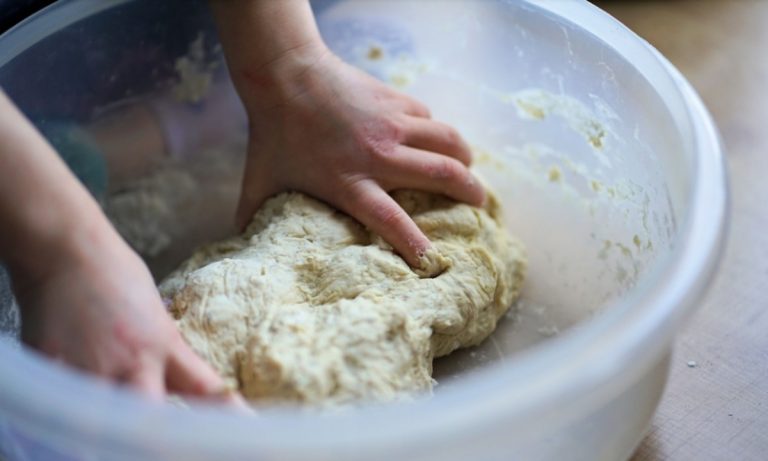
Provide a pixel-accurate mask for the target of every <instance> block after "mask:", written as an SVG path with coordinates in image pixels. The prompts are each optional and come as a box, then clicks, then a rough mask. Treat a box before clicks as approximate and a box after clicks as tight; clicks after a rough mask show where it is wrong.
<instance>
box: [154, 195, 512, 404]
mask: <svg viewBox="0 0 768 461" xmlns="http://www.w3.org/2000/svg"><path fill="white" fill-rule="evenodd" d="M393 196H394V198H395V200H397V202H398V203H399V204H400V205H401V206H402V207H403V208H404V209H405V210H406V211H407V212H408V214H410V215H411V216H412V217H413V219H414V220H415V222H416V224H417V225H418V226H419V227H420V228H421V229H422V230H423V231H424V232H425V234H426V235H427V236H428V237H429V239H430V240H431V241H432V244H433V251H431V252H429V253H428V255H427V258H425V262H426V263H428V264H425V267H422V270H416V271H414V270H413V269H411V268H410V267H409V266H408V265H407V264H406V263H405V261H404V260H403V259H402V258H400V257H399V256H398V255H396V254H395V253H393V252H392V250H391V248H390V247H389V246H388V245H386V243H384V241H383V240H382V239H381V238H380V237H378V236H376V235H373V234H372V233H370V232H369V231H367V230H366V229H365V228H364V227H362V226H361V225H360V224H359V223H358V222H357V221H355V220H353V219H351V218H350V217H348V216H347V215H345V214H343V213H341V212H338V211H336V210H334V209H332V208H330V207H329V206H327V205H325V204H323V203H321V202H319V201H317V200H314V199H312V198H310V197H308V196H306V195H303V194H300V193H284V194H281V195H278V196H276V197H274V198H272V199H270V200H268V201H267V202H266V203H265V204H264V206H263V207H262V208H261V209H260V210H259V212H258V213H256V215H255V216H254V218H253V221H252V222H251V224H250V225H249V226H248V228H247V229H246V231H245V232H244V233H243V234H242V235H240V236H238V237H234V238H231V239H229V240H225V241H223V242H220V243H215V244H212V245H209V246H207V247H205V248H202V249H200V250H199V251H197V252H196V253H195V254H194V255H193V256H192V257H191V258H190V259H189V260H188V261H186V262H185V263H184V264H182V266H181V267H180V268H179V269H178V270H177V271H176V272H174V273H173V274H171V275H170V276H169V277H168V278H167V279H166V280H165V281H164V282H163V283H162V284H161V286H160V290H161V293H162V294H163V296H164V297H166V298H167V299H169V300H170V307H171V311H172V313H173V314H174V316H175V317H176V319H177V325H178V327H179V329H180V331H181V333H182V335H183V336H184V338H185V339H186V341H187V342H188V343H189V344H190V345H191V346H192V348H193V349H194V350H195V351H197V353H199V354H200V355H201V356H202V357H203V358H204V359H205V360H207V361H208V362H209V363H210V364H211V365H212V366H213V367H214V368H215V369H216V370H217V371H218V372H219V373H221V375H222V376H223V377H224V378H225V379H226V380H227V381H228V383H229V384H230V385H232V386H233V387H235V388H238V389H239V390H240V391H241V392H242V394H243V395H244V396H245V397H246V398H248V399H251V400H268V401H273V402H300V403H305V404H340V403H351V402H355V401H360V400H377V401H384V400H394V399H400V398H402V397H405V396H408V395H412V394H414V393H418V392H429V391H431V389H432V386H433V383H434V381H433V379H432V377H431V372H432V359H433V358H434V357H439V356H442V355H446V354H449V353H450V352H452V351H454V350H456V349H458V348H461V347H468V346H473V345H477V344H479V343H480V342H481V341H483V340H484V339H485V338H486V337H487V336H488V335H489V334H490V333H491V332H492V331H493V330H494V328H495V327H496V322H497V320H498V319H499V318H500V317H501V316H502V315H503V314H504V313H505V312H506V311H507V310H508V309H510V307H511V306H512V304H513V302H514V301H515V299H516V298H517V296H518V294H519V292H520V287H521V284H522V282H523V278H524V274H525V267H526V260H525V256H524V250H523V247H522V245H521V244H520V243H519V242H518V241H517V240H516V239H515V238H513V237H511V236H510V235H509V234H508V233H507V232H506V230H505V229H504V228H503V226H502V224H501V217H500V211H499V206H498V202H497V200H496V199H495V198H494V196H493V195H492V194H489V199H488V200H487V205H486V206H485V207H484V208H482V209H481V208H475V207H472V206H469V205H465V204H459V203H456V202H454V201H452V200H450V199H447V198H444V197H442V196H437V195H432V194H427V193H423V192H415V191H399V192H396V193H395V194H393ZM427 266H432V267H427Z"/></svg>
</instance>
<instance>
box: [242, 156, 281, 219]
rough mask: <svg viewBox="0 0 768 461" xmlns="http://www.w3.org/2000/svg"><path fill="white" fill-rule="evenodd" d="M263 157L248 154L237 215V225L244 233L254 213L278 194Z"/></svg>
mask: <svg viewBox="0 0 768 461" xmlns="http://www.w3.org/2000/svg"><path fill="white" fill-rule="evenodd" d="M264 163H265V162H264V161H263V157H262V156H259V155H256V154H253V153H250V152H249V153H248V156H247V158H246V160H245V172H244V175H243V184H242V187H241V190H240V201H239V202H238V204H237V212H236V213H235V225H236V226H237V229H238V230H240V231H242V230H244V229H245V227H246V226H247V225H248V223H250V222H251V219H252V218H253V215H254V213H256V211H257V210H258V209H259V207H260V206H261V204H262V203H264V200H266V199H267V198H269V197H270V196H272V195H273V194H275V193H276V192H277V187H276V186H275V184H274V182H273V181H272V179H271V176H272V175H271V174H270V171H269V170H268V168H269V165H265V164H264Z"/></svg>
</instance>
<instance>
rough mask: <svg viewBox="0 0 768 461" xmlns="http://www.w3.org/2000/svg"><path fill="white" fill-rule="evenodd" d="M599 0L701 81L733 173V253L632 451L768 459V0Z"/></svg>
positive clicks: (652, 455)
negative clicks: (645, 431) (641, 438)
mask: <svg viewBox="0 0 768 461" xmlns="http://www.w3.org/2000/svg"><path fill="white" fill-rule="evenodd" d="M596 3H597V4H598V6H600V7H601V8H603V9H605V10H606V11H608V12H609V13H611V14H612V15H613V16H615V17H616V18H618V19H619V20H620V21H622V22H623V23H624V24H626V25H627V26H628V27H629V28H630V29H632V30H634V31H635V32H636V33H637V34H638V35H640V36H642V37H644V38H645V39H646V40H648V41H649V42H650V43H651V44H653V45H654V46H655V47H656V48H658V49H659V50H660V51H661V52H662V53H663V54H664V55H665V56H667V58H669V59H670V60H671V61H672V63H674V64H675V65H676V66H677V67H678V68H679V69H680V70H681V71H682V72H683V74H685V75H686V76H687V77H688V79H689V80H690V81H691V83H692V84H693V86H694V87H696V89H697V90H698V91H699V93H700V94H701V96H702V97H703V99H704V101H705V103H706V104H707V106H708V107H709V109H710V111H711V112H712V114H713V115H714V117H715V120H716V122H717V124H718V126H719V128H720V130H721V133H722V135H723V139H724V141H725V148H726V157H727V159H728V163H729V168H730V179H731V192H732V195H731V227H730V236H729V239H728V248H727V250H726V254H725V257H724V259H723V260H722V262H721V266H720V269H719V273H718V276H717V278H716V281H715V283H714V284H713V286H712V287H711V289H710V291H709V293H708V294H707V296H706V298H705V300H704V301H703V305H702V306H701V310H700V312H699V313H698V315H697V316H696V317H695V318H694V320H693V321H692V322H691V323H690V324H689V325H688V326H687V328H686V329H685V330H684V331H683V332H682V334H681V335H680V337H679V338H678V341H677V347H676V352H675V355H674V359H673V365H672V375H671V379H670V381H669V384H668V386H667V390H666V394H665V396H664V398H663V400H662V402H661V406H660V407H659V410H658V412H657V414H656V416H655V418H654V420H653V426H652V428H651V431H650V433H649V434H648V436H647V437H646V439H645V440H644V441H643V443H642V445H641V446H640V448H639V449H638V450H637V452H636V453H635V455H634V457H633V458H632V460H633V461H646V460H648V461H651V460H710V459H713V460H734V461H748V460H768V182H766V175H768V1H762V0H730V1H729V0H722V1H702V0H675V1H626V0H625V1H597V2H596ZM689 361H692V362H695V363H696V366H695V367H689V366H688V362H689ZM691 365H693V363H691Z"/></svg>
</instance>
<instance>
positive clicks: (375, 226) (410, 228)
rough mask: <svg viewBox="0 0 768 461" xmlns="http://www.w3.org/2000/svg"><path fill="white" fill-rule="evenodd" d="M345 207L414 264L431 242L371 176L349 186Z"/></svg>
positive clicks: (408, 261)
mask: <svg viewBox="0 0 768 461" xmlns="http://www.w3.org/2000/svg"><path fill="white" fill-rule="evenodd" d="M350 192H351V193H350V200H349V201H348V204H347V206H346V207H345V208H347V209H346V210H345V211H346V212H347V213H349V214H350V215H351V216H352V217H354V218H356V219H358V220H359V221H360V222H361V223H363V224H364V225H365V226H366V227H368V228H369V229H370V230H371V231H373V232H375V233H377V234H379V235H380V236H381V237H382V238H384V240H386V242H387V243H389V244H390V245H392V248H394V249H395V251H396V252H397V253H398V254H399V255H400V256H402V257H403V259H405V261H406V262H407V263H408V264H409V265H410V266H411V267H414V268H420V266H421V262H422V258H423V257H424V254H425V253H426V251H427V249H429V248H430V247H431V246H432V244H431V243H430V241H429V239H428V238H427V237H426V236H425V235H424V233H423V232H422V231H421V229H419V227H418V226H417V225H416V223H415V222H413V219H411V217H410V216H408V213H406V212H405V211H404V210H403V209H402V207H400V205H399V204H398V203H397V202H396V201H395V200H394V199H393V198H392V197H390V195H389V194H388V193H386V192H385V191H384V190H383V189H382V188H381V186H379V185H378V184H377V183H376V182H374V181H373V180H363V181H359V182H358V183H356V184H354V185H353V186H352V190H351V191H350Z"/></svg>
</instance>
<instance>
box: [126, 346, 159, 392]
mask: <svg viewBox="0 0 768 461" xmlns="http://www.w3.org/2000/svg"><path fill="white" fill-rule="evenodd" d="M139 362H140V363H139V364H138V366H137V367H136V372H135V373H134V374H133V375H132V376H129V377H128V378H127V379H126V381H125V382H126V383H127V384H129V385H132V386H133V387H135V388H136V389H137V390H138V391H139V392H141V393H143V394H144V395H146V396H148V397H149V398H151V399H153V400H157V401H160V400H162V399H163V397H165V376H164V375H165V370H164V366H163V364H162V363H161V362H160V361H159V360H157V358H156V357H155V356H153V355H149V354H143V355H142V356H141V357H140V358H139Z"/></svg>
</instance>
